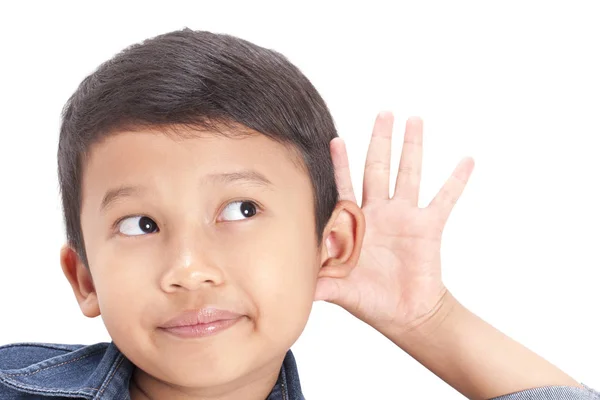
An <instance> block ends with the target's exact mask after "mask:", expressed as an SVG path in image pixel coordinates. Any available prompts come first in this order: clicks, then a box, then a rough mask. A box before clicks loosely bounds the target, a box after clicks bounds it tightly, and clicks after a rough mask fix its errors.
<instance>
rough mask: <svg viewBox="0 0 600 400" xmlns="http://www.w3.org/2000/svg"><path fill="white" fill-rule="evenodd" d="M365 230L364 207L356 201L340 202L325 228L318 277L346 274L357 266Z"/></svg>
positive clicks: (339, 276) (337, 276)
mask: <svg viewBox="0 0 600 400" xmlns="http://www.w3.org/2000/svg"><path fill="white" fill-rule="evenodd" d="M364 234H365V218H364V215H363V213H362V210H361V209H360V207H358V205H357V204H356V203H354V202H352V201H348V200H343V201H340V202H338V203H337V205H336V207H335V209H334V211H333V213H332V215H331V218H330V219H329V222H328V223H327V226H326V227H325V229H324V231H323V242H322V245H321V248H322V255H321V269H320V270H319V274H318V277H319V278H322V277H329V278H343V277H345V276H347V275H348V274H350V272H351V271H352V269H353V268H354V267H355V266H356V264H357V262H358V258H359V256H360V251H361V247H362V242H363V237H364Z"/></svg>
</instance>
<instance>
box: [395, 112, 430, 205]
mask: <svg viewBox="0 0 600 400" xmlns="http://www.w3.org/2000/svg"><path fill="white" fill-rule="evenodd" d="M422 164H423V121H422V120H421V119H420V118H418V117H411V118H409V119H408V120H407V121H406V130H405V131H404V143H403V144H402V155H401V156H400V166H399V168H398V176H397V178H396V187H395V189H394V198H395V199H402V200H406V201H408V203H409V204H410V205H412V206H417V205H418V204H419V190H420V185H421V167H422Z"/></svg>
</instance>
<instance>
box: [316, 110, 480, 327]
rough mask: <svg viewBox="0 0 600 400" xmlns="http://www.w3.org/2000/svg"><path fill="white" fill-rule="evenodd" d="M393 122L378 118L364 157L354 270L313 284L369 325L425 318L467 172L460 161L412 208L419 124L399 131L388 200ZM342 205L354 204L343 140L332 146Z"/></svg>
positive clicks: (439, 286)
mask: <svg viewBox="0 0 600 400" xmlns="http://www.w3.org/2000/svg"><path fill="white" fill-rule="evenodd" d="M392 125H393V117H392V116H391V115H390V114H385V115H380V116H379V117H378V118H377V120H376V122H375V127H374V129H373V137H372V139H371V144H370V146H369V151H368V154H367V163H366V167H365V177H364V184H363V205H362V211H363V214H364V215H365V222H366V231H365V237H364V241H363V245H362V250H361V255H360V259H359V261H358V265H357V266H356V268H354V269H353V270H352V272H351V273H350V274H349V275H348V276H347V277H345V278H343V279H332V278H324V279H320V281H319V283H318V287H317V298H320V299H324V300H328V301H331V302H333V303H336V304H338V305H340V306H342V307H344V308H345V309H346V310H348V311H349V312H351V313H352V314H354V315H355V316H357V317H358V318H360V319H362V320H363V321H365V322H367V323H369V324H370V325H372V326H380V325H383V324H390V323H393V324H395V325H396V326H406V327H408V326H410V325H411V324H414V323H415V322H416V321H418V320H419V318H421V317H425V316H427V314H428V313H430V312H431V311H432V310H433V309H434V308H435V306H436V304H437V303H438V301H439V300H440V299H441V297H442V296H443V294H444V293H445V287H444V285H443V283H442V279H441V261H440V248H441V238H442V231H443V228H444V225H445V222H446V220H447V219H448V216H449V214H450V211H451V209H452V207H453V205H454V204H455V203H456V201H457V200H458V198H459V197H460V194H461V193H462V191H463V189H464V186H465V185H466V182H467V180H468V178H469V175H470V173H471V171H472V168H473V163H472V160H471V159H467V162H461V163H460V164H459V166H458V167H457V168H456V170H455V171H454V173H453V175H452V177H451V178H450V179H449V180H448V182H446V184H445V185H444V186H443V188H442V189H441V190H440V192H439V193H438V195H437V196H436V197H435V198H434V200H433V201H432V202H431V203H430V204H429V206H428V207H426V208H419V207H418V194H419V186H420V180H421V159H422V123H421V121H420V120H419V119H410V120H409V121H408V122H407V125H406V133H405V137H404V145H403V148H402V157H401V160H400V169H399V172H398V179H397V182H396V188H395V194H394V196H393V197H392V198H389V195H388V194H389V169H390V168H389V166H390V149H391V135H392ZM331 152H332V158H333V161H334V165H335V169H336V181H337V183H338V189H339V191H340V197H341V199H342V200H351V201H354V202H356V199H355V197H354V191H353V189H352V183H351V181H350V175H349V169H348V159H347V155H346V151H345V149H344V146H343V142H342V141H341V140H340V139H334V141H332V144H331Z"/></svg>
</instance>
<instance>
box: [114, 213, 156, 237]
mask: <svg viewBox="0 0 600 400" xmlns="http://www.w3.org/2000/svg"><path fill="white" fill-rule="evenodd" d="M157 230H158V225H157V224H156V222H154V221H153V220H152V219H151V218H149V217H146V216H136V217H128V218H125V219H123V220H122V221H121V222H120V223H119V232H120V233H122V234H124V235H127V236H139V235H143V234H147V233H155V232H156V231H157Z"/></svg>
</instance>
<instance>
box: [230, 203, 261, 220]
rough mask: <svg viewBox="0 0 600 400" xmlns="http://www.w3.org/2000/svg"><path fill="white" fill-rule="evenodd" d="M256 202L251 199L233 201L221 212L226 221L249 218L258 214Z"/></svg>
mask: <svg viewBox="0 0 600 400" xmlns="http://www.w3.org/2000/svg"><path fill="white" fill-rule="evenodd" d="M256 208H257V207H256V204H254V203H253V202H251V201H247V200H246V201H234V202H231V203H229V204H228V205H227V207H225V208H224V209H223V211H222V212H221V216H222V219H224V220H225V221H238V220H240V219H247V218H250V217H253V216H254V215H256V212H257V209H256Z"/></svg>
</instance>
